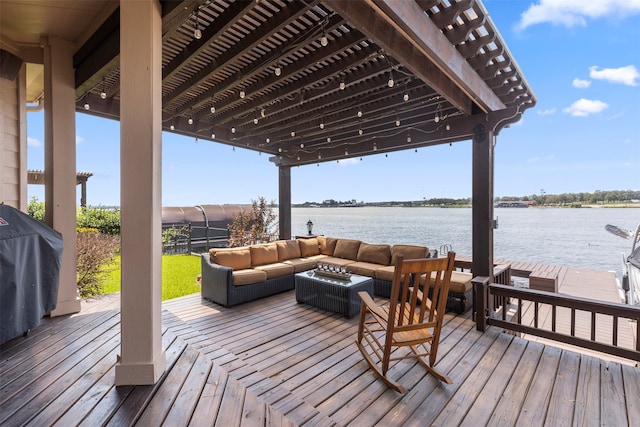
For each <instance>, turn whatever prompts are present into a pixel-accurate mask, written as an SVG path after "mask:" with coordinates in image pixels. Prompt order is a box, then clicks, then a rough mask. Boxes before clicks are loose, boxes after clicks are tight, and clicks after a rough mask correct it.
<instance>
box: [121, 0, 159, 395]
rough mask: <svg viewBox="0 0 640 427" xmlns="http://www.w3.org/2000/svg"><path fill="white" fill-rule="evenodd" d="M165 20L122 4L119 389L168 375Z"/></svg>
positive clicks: (149, 9)
mask: <svg viewBox="0 0 640 427" xmlns="http://www.w3.org/2000/svg"><path fill="white" fill-rule="evenodd" d="M161 42H162V17H161V7H160V3H159V2H158V1H157V0H144V1H124V2H121V3H120V81H121V90H120V94H121V96H120V166H121V187H120V203H121V206H120V207H121V228H120V231H121V242H122V279H121V344H120V347H121V359H120V361H119V363H118V365H116V380H115V382H116V385H145V384H154V383H156V382H157V381H158V379H159V378H160V376H161V375H162V373H163V372H164V370H165V366H166V359H165V353H164V350H163V348H162V330H161V326H162V325H161V321H162V319H161V313H160V310H161V291H162V283H161V281H162V277H161V267H162V253H161V249H162V241H161V238H162V199H161V196H162V188H161V186H162V182H161V178H162V176H161V167H162V158H161V154H162V146H161V145H162V91H161V89H162V44H161Z"/></svg>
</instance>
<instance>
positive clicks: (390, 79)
mask: <svg viewBox="0 0 640 427" xmlns="http://www.w3.org/2000/svg"><path fill="white" fill-rule="evenodd" d="M394 84H395V82H394V81H393V73H392V72H391V70H389V80H388V81H387V86H389V87H393V85H394Z"/></svg>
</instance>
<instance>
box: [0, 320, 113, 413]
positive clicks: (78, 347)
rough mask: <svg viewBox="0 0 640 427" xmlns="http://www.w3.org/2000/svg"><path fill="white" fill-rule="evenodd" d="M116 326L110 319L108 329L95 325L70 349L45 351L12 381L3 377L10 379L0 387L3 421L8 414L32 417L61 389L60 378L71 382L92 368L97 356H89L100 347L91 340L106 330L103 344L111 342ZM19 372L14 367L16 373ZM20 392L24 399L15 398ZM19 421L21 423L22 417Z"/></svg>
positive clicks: (102, 339) (0, 409)
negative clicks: (45, 352)
mask: <svg viewBox="0 0 640 427" xmlns="http://www.w3.org/2000/svg"><path fill="white" fill-rule="evenodd" d="M115 326H117V324H115V323H114V324H111V323H107V324H106V325H105V326H104V329H100V328H95V329H93V330H92V331H91V333H88V334H87V336H86V337H83V338H82V339H78V340H76V341H74V342H72V343H69V347H71V348H72V350H71V351H70V352H66V351H58V352H56V353H54V354H52V355H50V357H49V358H46V355H44V354H40V355H38V357H34V360H33V361H32V362H31V363H29V364H28V365H29V367H30V369H29V370H28V371H27V372H25V373H24V374H23V375H21V376H19V377H18V378H14V379H13V380H12V381H7V380H5V379H4V378H3V382H4V381H6V383H5V387H3V388H2V390H0V396H1V398H0V401H2V403H1V404H0V423H2V422H3V421H5V420H6V419H7V418H8V417H11V418H13V419H15V420H18V419H24V420H25V421H26V420H28V418H29V416H28V415H27V414H29V413H31V414H33V412H32V411H34V410H40V409H41V408H42V405H43V404H44V402H47V401H48V399H52V398H53V397H52V396H53V395H54V393H57V391H56V390H55V386H54V384H56V382H58V381H64V382H71V381H73V380H74V378H77V376H78V375H79V374H78V372H85V371H86V370H88V369H89V368H90V366H88V365H89V364H92V363H93V360H92V359H88V356H91V355H92V352H93V351H96V348H94V347H92V346H90V345H88V344H89V343H90V342H91V341H92V339H94V338H95V339H97V338H98V337H101V336H102V335H103V334H104V337H102V338H100V339H99V340H98V341H99V342H100V343H102V344H104V342H105V340H106V341H107V342H108V341H109V340H110V339H112V338H113V337H114V336H116V335H117V330H115ZM100 348H102V347H100ZM108 350H110V349H108ZM108 350H107V351H108ZM87 360H88V361H87ZM23 365H24V364H23ZM15 373H16V372H15V371H14V372H13V374H15ZM3 377H4V374H3ZM12 377H13V376H12ZM18 393H19V394H20V399H17V398H15V396H16V395H17V394H18ZM25 417H26V418H25ZM16 422H17V423H21V422H19V421H16ZM23 422H24V421H23Z"/></svg>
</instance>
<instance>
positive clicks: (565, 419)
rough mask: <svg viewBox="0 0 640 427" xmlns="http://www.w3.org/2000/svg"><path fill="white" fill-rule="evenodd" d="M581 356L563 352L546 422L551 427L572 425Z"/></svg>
mask: <svg viewBox="0 0 640 427" xmlns="http://www.w3.org/2000/svg"><path fill="white" fill-rule="evenodd" d="M579 369H580V355H579V354H578V353H572V352H570V351H566V350H563V351H562V355H561V356H560V363H559V364H558V374H557V375H556V376H555V378H553V379H554V380H555V382H554V385H553V391H552V392H551V399H550V400H549V409H548V410H547V416H546V419H545V422H546V423H547V424H549V425H554V424H555V425H558V426H560V425H567V426H568V425H571V422H572V420H573V412H574V407H575V396H576V387H577V384H578V371H579Z"/></svg>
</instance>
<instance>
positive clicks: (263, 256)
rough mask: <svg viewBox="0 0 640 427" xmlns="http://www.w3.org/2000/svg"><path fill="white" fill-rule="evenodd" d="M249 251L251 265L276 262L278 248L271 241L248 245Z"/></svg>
mask: <svg viewBox="0 0 640 427" xmlns="http://www.w3.org/2000/svg"><path fill="white" fill-rule="evenodd" d="M249 251H250V252H251V264H252V266H256V265H265V264H272V263H274V262H278V248H276V245H275V244H273V243H268V244H266V245H255V246H249Z"/></svg>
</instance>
